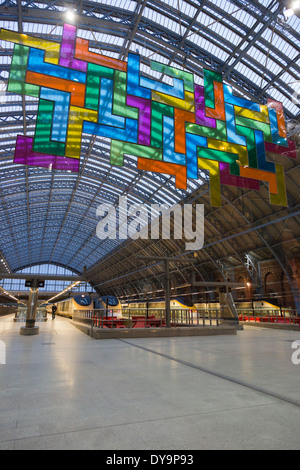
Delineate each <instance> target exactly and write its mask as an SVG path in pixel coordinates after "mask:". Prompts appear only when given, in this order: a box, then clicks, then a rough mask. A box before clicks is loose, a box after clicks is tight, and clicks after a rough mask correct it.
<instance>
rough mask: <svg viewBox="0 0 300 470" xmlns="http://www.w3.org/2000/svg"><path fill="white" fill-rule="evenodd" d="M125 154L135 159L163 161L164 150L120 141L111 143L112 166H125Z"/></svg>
mask: <svg viewBox="0 0 300 470" xmlns="http://www.w3.org/2000/svg"><path fill="white" fill-rule="evenodd" d="M124 154H128V155H134V156H135V157H142V158H150V159H151V160H159V161H162V159H163V155H162V150H160V149H156V148H151V147H146V146H144V145H139V144H130V143H127V142H120V141H118V140H112V141H111V152H110V163H111V164H112V165H119V166H123V165H124Z"/></svg>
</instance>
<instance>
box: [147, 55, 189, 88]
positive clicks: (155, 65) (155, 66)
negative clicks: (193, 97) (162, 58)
mask: <svg viewBox="0 0 300 470" xmlns="http://www.w3.org/2000/svg"><path fill="white" fill-rule="evenodd" d="M151 69H152V70H156V71H157V72H161V73H163V74H165V75H169V76H171V77H175V78H178V79H179V80H183V81H184V89H185V91H189V92H191V93H194V76H193V74H192V73H189V72H184V71H183V70H179V69H175V68H174V67H169V66H168V65H165V64H161V63H160V62H156V61H154V60H152V61H151Z"/></svg>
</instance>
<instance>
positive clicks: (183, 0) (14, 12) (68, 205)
mask: <svg viewBox="0 0 300 470" xmlns="http://www.w3.org/2000/svg"><path fill="white" fill-rule="evenodd" d="M290 6H291V2H288V1H276V0H260V1H258V0H257V1H251V2H250V1H246V0H220V1H218V2H213V1H208V0H201V1H200V0H199V1H196V0H155V1H152V0H137V1H134V0H122V1H120V0H103V1H98V0H97V1H93V0H87V1H85V0H79V1H75V2H68V1H56V0H53V1H42V0H41V1H37V2H35V1H28V0H25V1H21V0H4V1H2V2H1V5H0V27H3V28H6V29H10V30H14V31H18V32H23V33H27V34H30V35H34V36H36V37H40V38H44V39H49V40H53V41H56V42H59V41H60V40H61V35H62V28H63V23H64V22H65V21H66V16H65V13H66V10H68V9H72V10H73V11H74V13H75V15H76V25H77V35H78V36H79V37H81V38H84V39H87V40H89V42H90V47H91V50H93V49H94V50H95V51H97V52H100V53H102V54H104V55H109V56H110V57H113V58H116V59H122V60H126V58H127V54H128V52H138V53H139V54H140V55H141V57H142V65H141V70H142V71H143V73H144V74H145V76H155V77H156V78H157V76H158V75H160V74H158V75H157V72H155V71H153V70H151V68H150V60H156V61H159V62H161V63H164V64H168V65H170V66H174V67H176V68H179V69H180V68H181V69H184V70H186V71H189V72H192V73H193V74H194V77H195V82H196V83H199V84H203V67H209V68H210V69H213V70H216V71H218V72H221V73H223V76H224V80H225V82H226V83H229V84H231V85H232V86H233V88H234V90H235V91H236V93H239V94H240V95H241V96H244V97H248V98H251V99H253V100H255V101H257V102H261V103H265V102H266V100H267V98H269V97H272V98H274V99H276V100H278V101H281V102H282V103H283V105H284V109H285V113H286V118H287V122H288V126H291V128H293V129H294V128H295V126H297V125H298V122H299V112H300V103H299V100H298V93H299V77H300V54H299V51H300V19H299V16H298V15H297V14H295V15H292V16H290V17H288V18H287V17H286V15H285V14H284V11H285V10H286V9H287V8H289V7H290ZM299 11H300V10H299ZM296 13H297V12H296ZM0 45H1V49H0V77H1V82H0V85H1V89H2V91H3V93H2V94H1V95H0V123H1V125H0V204H1V212H0V222H1V232H0V249H1V253H2V258H3V259H4V260H5V262H6V263H7V265H8V266H9V269H10V270H12V271H16V270H19V269H22V268H24V267H27V266H31V265H34V264H37V263H54V264H58V265H60V266H65V267H69V268H70V269H72V270H74V271H76V272H82V270H83V267H84V266H86V267H87V268H89V267H91V266H93V265H95V263H97V262H98V261H99V260H101V259H103V258H104V257H105V256H106V255H107V254H108V253H110V252H112V251H113V250H115V249H116V248H117V247H118V246H119V245H120V244H121V243H122V240H105V241H100V240H99V239H98V238H97V237H96V233H95V231H96V225H97V221H98V219H97V217H96V209H97V207H98V206H99V204H102V203H111V204H114V205H115V204H117V202H118V198H119V196H125V195H126V196H127V197H128V202H129V203H137V202H140V203H146V204H154V203H155V204H162V203H168V204H170V205H172V204H174V203H176V202H178V201H180V200H182V199H185V198H187V197H189V196H190V195H191V194H192V193H194V192H195V191H198V192H199V193H201V190H202V188H203V185H204V183H207V181H208V176H207V175H206V174H205V172H201V173H200V174H199V179H198V180H197V181H195V180H189V181H188V187H187V190H178V189H176V188H175V184H174V177H173V176H168V175H163V174H158V173H152V172H145V171H142V170H138V169H137V164H136V158H135V157H130V156H126V157H125V159H124V166H123V167H118V166H111V165H110V163H109V148H110V140H109V139H106V138H104V137H96V136H92V137H91V136H90V135H83V145H82V148H81V159H80V172H79V173H78V174H74V173H68V172H64V171H60V170H51V169H43V168H35V167H29V166H24V165H17V164H14V163H13V155H14V148H15V143H16V136H17V135H18V134H25V135H27V136H31V135H33V133H34V129H35V124H36V113H37V105H38V104H37V100H36V99H35V98H33V97H27V96H26V97H23V96H19V95H16V94H10V93H5V90H6V84H7V79H8V74H9V69H10V64H11V59H12V44H11V43H9V42H5V41H1V44H0ZM161 78H162V80H163V81H165V82H166V83H167V77H166V76H163V77H161ZM205 188H206V186H205ZM206 191H207V189H206ZM3 269H4V268H3Z"/></svg>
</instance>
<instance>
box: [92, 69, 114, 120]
mask: <svg viewBox="0 0 300 470" xmlns="http://www.w3.org/2000/svg"><path fill="white" fill-rule="evenodd" d="M101 78H109V79H110V80H113V79H114V70H113V69H109V68H107V67H102V65H97V64H91V63H88V68H87V77H86V94H85V107H86V108H88V109H93V110H95V111H98V108H99V99H100V98H99V95H100V82H101Z"/></svg>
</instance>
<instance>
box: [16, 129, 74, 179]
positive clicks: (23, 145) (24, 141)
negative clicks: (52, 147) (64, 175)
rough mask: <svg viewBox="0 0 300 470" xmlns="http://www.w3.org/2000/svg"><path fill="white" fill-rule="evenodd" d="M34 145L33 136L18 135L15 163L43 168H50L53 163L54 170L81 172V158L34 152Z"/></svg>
mask: <svg viewBox="0 0 300 470" xmlns="http://www.w3.org/2000/svg"><path fill="white" fill-rule="evenodd" d="M32 145H33V138H32V137H26V136H24V135H18V136H17V142H16V149H15V157H14V163H20V164H22V165H30V166H38V167H43V168H49V166H50V165H52V169H54V170H64V171H72V172H74V173H78V172H79V163H80V161H79V159H77V158H76V159H75V158H67V157H59V156H56V155H47V154H44V153H38V152H34V151H33V150H32Z"/></svg>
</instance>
